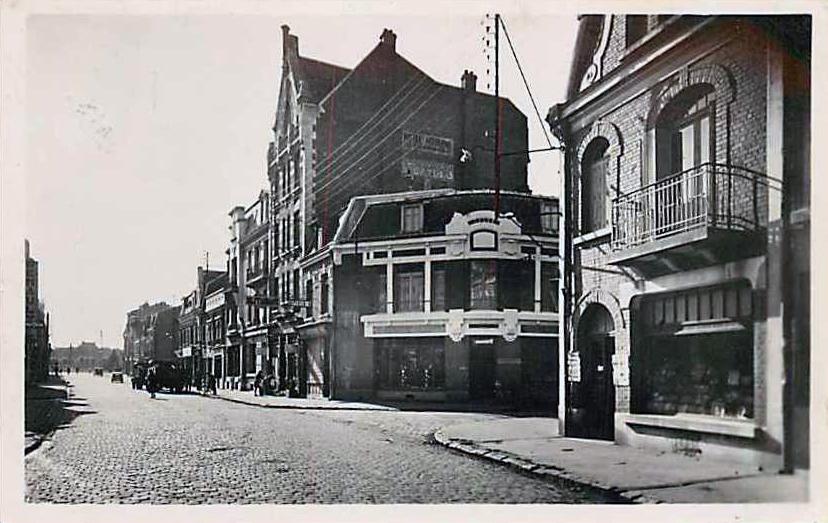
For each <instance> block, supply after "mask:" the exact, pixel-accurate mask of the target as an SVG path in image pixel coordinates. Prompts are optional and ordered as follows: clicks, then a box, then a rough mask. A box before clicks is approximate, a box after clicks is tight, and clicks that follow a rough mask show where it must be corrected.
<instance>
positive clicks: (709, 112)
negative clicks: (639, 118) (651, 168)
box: [656, 84, 714, 180]
mask: <svg viewBox="0 0 828 523" xmlns="http://www.w3.org/2000/svg"><path fill="white" fill-rule="evenodd" d="M713 111H714V104H713V86H712V85H710V84H699V85H694V86H691V87H688V88H687V89H685V90H684V91H682V92H681V93H679V94H678V95H677V96H676V98H675V99H674V100H672V101H671V102H670V103H669V104H667V106H665V107H664V109H663V110H662V111H661V113H660V114H659V116H658V120H657V121H656V180H661V179H664V178H667V177H669V176H672V175H673V174H676V173H680V172H682V171H686V170H688V169H692V168H694V167H698V166H699V165H702V164H704V163H707V162H710V161H711V159H712V158H714V154H713V121H714V120H713Z"/></svg>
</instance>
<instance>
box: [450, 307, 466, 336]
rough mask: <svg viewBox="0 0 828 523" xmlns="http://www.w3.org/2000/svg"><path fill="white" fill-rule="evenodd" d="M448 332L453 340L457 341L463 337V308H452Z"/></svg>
mask: <svg viewBox="0 0 828 523" xmlns="http://www.w3.org/2000/svg"><path fill="white" fill-rule="evenodd" d="M446 333H447V334H448V336H449V338H451V341H453V342H455V343H457V342H459V341H460V340H462V339H463V309H451V310H450V311H449V318H448V323H447V324H446Z"/></svg>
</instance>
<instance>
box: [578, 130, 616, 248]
mask: <svg viewBox="0 0 828 523" xmlns="http://www.w3.org/2000/svg"><path fill="white" fill-rule="evenodd" d="M608 149H609V142H608V141H607V140H606V138H602V137H599V138H596V139H594V140H593V141H592V142H590V144H589V145H588V146H587V148H586V150H585V151H584V156H583V159H582V161H581V232H582V233H588V232H592V231H597V230H599V229H602V228H604V227H606V226H607V175H608V170H609V156H608V155H607V150H608Z"/></svg>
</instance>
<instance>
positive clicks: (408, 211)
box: [400, 203, 423, 233]
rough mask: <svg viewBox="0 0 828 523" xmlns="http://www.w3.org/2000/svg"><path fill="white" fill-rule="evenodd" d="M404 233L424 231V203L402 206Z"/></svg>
mask: <svg viewBox="0 0 828 523" xmlns="http://www.w3.org/2000/svg"><path fill="white" fill-rule="evenodd" d="M401 221H402V227H401V228H400V229H401V231H402V232H403V233H414V232H422V230H423V204H421V203H417V204H413V205H403V207H402V220H401Z"/></svg>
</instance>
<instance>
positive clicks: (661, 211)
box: [612, 163, 769, 251]
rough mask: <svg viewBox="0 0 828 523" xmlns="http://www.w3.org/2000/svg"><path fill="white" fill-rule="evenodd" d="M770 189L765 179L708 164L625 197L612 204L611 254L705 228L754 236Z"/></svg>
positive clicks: (743, 171)
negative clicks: (764, 199)
mask: <svg viewBox="0 0 828 523" xmlns="http://www.w3.org/2000/svg"><path fill="white" fill-rule="evenodd" d="M768 184H769V179H768V178H767V176H765V175H763V174H760V173H757V172H754V171H751V170H748V169H745V168H741V167H734V166H727V165H721V164H714V163H706V164H702V165H699V166H697V167H693V168H691V169H687V170H685V171H682V172H680V173H677V174H675V175H673V176H670V177H669V178H665V179H663V180H659V181H657V182H655V183H653V184H650V185H647V186H645V187H642V188H641V189H638V190H635V191H633V192H630V193H627V194H624V195H621V196H619V197H618V198H616V199H615V200H614V201H613V204H612V215H613V225H612V249H613V250H614V251H620V250H624V249H629V248H632V247H637V246H639V245H643V244H645V243H647V242H651V241H654V240H658V239H661V238H665V237H668V236H672V235H676V234H679V233H683V232H687V231H692V230H695V229H700V228H703V227H712V228H717V229H723V230H737V231H739V230H741V231H750V230H755V229H756V228H758V227H759V226H760V224H761V219H762V216H761V213H760V208H761V206H760V205H759V203H760V202H759V199H760V197H762V195H764V194H766V190H765V189H766V188H767V186H768Z"/></svg>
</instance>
